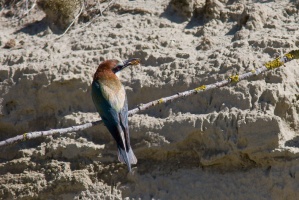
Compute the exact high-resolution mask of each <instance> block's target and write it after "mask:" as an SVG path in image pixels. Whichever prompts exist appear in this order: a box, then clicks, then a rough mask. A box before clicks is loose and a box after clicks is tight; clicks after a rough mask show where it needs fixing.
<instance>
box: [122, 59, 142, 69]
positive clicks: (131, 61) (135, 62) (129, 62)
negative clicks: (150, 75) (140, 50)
mask: <svg viewBox="0 0 299 200" xmlns="http://www.w3.org/2000/svg"><path fill="white" fill-rule="evenodd" d="M123 63H124V67H127V66H130V65H139V64H140V59H139V58H131V59H129V60H124V61H123Z"/></svg>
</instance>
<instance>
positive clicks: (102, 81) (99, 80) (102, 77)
mask: <svg viewBox="0 0 299 200" xmlns="http://www.w3.org/2000/svg"><path fill="white" fill-rule="evenodd" d="M139 63H140V60H139V59H138V58H132V59H128V60H125V61H122V62H121V61H118V60H117V59H111V60H105V61H103V62H101V63H100V64H99V66H98V68H97V70H96V72H95V73H94V76H93V81H92V88H91V96H92V100H93V103H94V105H95V107H96V110H97V111H98V113H99V115H100V116H101V118H102V120H103V122H104V124H105V126H106V127H107V129H108V130H109V132H110V133H111V135H112V136H113V138H114V140H115V141H116V144H117V149H118V160H119V161H120V162H122V163H125V164H126V165H127V166H128V170H129V172H131V171H132V167H131V164H136V163H137V158H136V156H135V154H134V153H133V150H132V147H131V144H130V134H129V125H128V101H127V95H126V91H125V88H124V86H123V85H122V83H121V82H120V80H119V79H118V77H117V76H116V73H117V72H119V71H121V70H123V69H124V68H126V67H128V66H130V65H138V64H139Z"/></svg>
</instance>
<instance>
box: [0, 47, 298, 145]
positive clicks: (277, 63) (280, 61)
mask: <svg viewBox="0 0 299 200" xmlns="http://www.w3.org/2000/svg"><path fill="white" fill-rule="evenodd" d="M294 59H299V50H294V51H291V52H289V53H287V54H285V55H284V56H283V57H281V58H276V59H275V60H273V61H270V62H267V63H265V64H264V65H263V66H262V67H260V68H258V69H256V70H252V71H250V72H247V73H245V74H242V75H234V76H230V77H229V78H228V79H226V80H223V81H220V82H216V83H213V84H210V85H202V86H200V87H197V88H195V89H193V90H188V91H185V92H180V93H177V94H175V95H172V96H169V97H164V98H161V99H157V100H155V101H151V102H149V103H146V104H142V105H139V106H138V107H137V108H134V109H132V110H130V111H129V112H128V114H129V116H132V115H134V114H136V113H137V112H139V111H142V110H146V109H148V108H150V107H152V106H155V105H158V104H161V103H166V102H168V101H172V100H174V99H177V98H180V97H185V96H190V95H191V94H197V93H201V92H204V91H206V90H211V89H214V88H219V87H223V86H225V85H228V84H229V83H236V82H239V81H241V80H244V79H247V78H249V77H252V76H256V75H259V74H260V73H262V72H265V71H268V70H272V69H276V68H278V67H281V66H283V65H284V64H285V63H287V62H289V61H291V60H294ZM100 123H102V121H101V120H99V121H95V122H89V123H86V124H81V125H77V126H72V127H68V128H61V129H53V130H49V131H36V132H29V133H25V134H23V135H18V136H15V137H13V138H9V139H7V140H4V141H1V142H0V147H1V146H5V145H8V144H12V143H14V142H18V141H22V140H29V139H33V138H37V137H41V136H48V135H53V134H55V133H60V134H63V133H68V132H75V131H81V130H84V129H87V128H89V127H92V126H95V125H98V124H100Z"/></svg>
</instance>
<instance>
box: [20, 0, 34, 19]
mask: <svg viewBox="0 0 299 200" xmlns="http://www.w3.org/2000/svg"><path fill="white" fill-rule="evenodd" d="M35 6H36V0H34V2H33V5H32V6H31V8H30V9H29V10H28V3H27V1H26V9H27V11H26V12H25V13H24V14H23V15H22V16H21V18H20V19H22V18H23V17H25V16H26V15H28V13H29V12H30V11H31V10H32V9H33V8H34V7H35Z"/></svg>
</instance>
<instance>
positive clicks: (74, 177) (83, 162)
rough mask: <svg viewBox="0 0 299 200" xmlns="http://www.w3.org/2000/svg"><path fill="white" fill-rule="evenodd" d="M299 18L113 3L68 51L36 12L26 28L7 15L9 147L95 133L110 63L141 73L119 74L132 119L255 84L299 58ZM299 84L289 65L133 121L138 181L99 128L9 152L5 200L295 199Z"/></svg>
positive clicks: (274, 4) (268, 6) (218, 5)
mask: <svg viewBox="0 0 299 200" xmlns="http://www.w3.org/2000/svg"><path fill="white" fill-rule="evenodd" d="M106 5H107V2H106V3H102V4H96V6H98V7H100V8H104V7H105V6H106ZM298 8H299V2H298V1H292V0H276V1H249V0H248V1H246V0H206V1H205V0H193V1H179V0H176V1H171V2H169V1H159V0H151V1H144V0H132V1H125V0H117V1H114V3H113V4H112V5H111V7H110V8H109V9H107V10H106V11H105V12H104V15H103V16H98V17H96V18H95V19H94V20H93V22H92V23H91V24H90V26H87V27H86V24H87V23H86V22H85V20H87V19H88V14H90V13H86V12H85V13H83V15H82V17H81V18H80V19H79V22H78V23H77V24H76V25H75V26H74V27H73V28H72V29H70V30H69V31H68V32H67V34H66V35H64V36H63V37H61V38H59V39H56V38H57V37H58V36H59V34H57V32H56V31H55V30H54V29H53V27H51V26H50V27H51V28H49V26H48V24H47V22H48V20H45V14H44V12H42V11H41V10H40V9H38V8H37V7H36V8H34V9H33V10H32V11H31V13H30V14H29V15H28V16H27V17H23V18H22V19H21V20H18V19H17V16H19V15H20V14H19V13H18V12H17V11H16V10H14V9H12V8H11V9H3V10H2V11H1V16H0V102H1V104H0V140H4V139H7V138H9V137H13V136H15V135H19V134H23V133H25V132H30V131H37V130H49V129H55V128H63V127H69V126H72V125H77V124H82V123H84V122H90V121H96V120H98V118H99V116H98V114H97V113H96V110H95V107H94V105H93V103H92V99H91V95H90V89H91V88H90V84H91V80H92V76H93V73H94V72H95V69H96V68H97V66H98V64H99V63H100V62H101V61H103V60H105V59H109V58H118V59H127V58H131V57H138V58H140V59H141V63H142V64H141V66H139V67H133V68H129V69H126V70H124V71H123V72H122V74H121V81H122V82H123V84H124V85H125V88H126V92H127V95H128V101H129V109H131V108H135V107H136V106H137V105H139V104H141V103H146V102H149V101H151V100H155V99H158V98H161V97H165V96H169V95H172V94H175V93H177V92H181V91H185V90H189V89H192V88H195V87H198V86H200V85H203V84H211V83H214V82H216V81H220V80H223V79H226V78H228V77H229V76H230V75H232V74H237V73H238V74H242V73H245V72H248V71H250V70H253V69H254V68H257V67H259V66H262V65H263V63H265V62H267V61H269V60H272V59H273V58H275V57H276V56H280V55H282V54H284V53H286V52H289V51H291V50H294V49H298V48H299V31H298V30H299V25H298V20H299V13H298ZM84 17H85V18H84ZM48 23H49V22H48ZM9 41H10V42H9ZM13 41H14V42H13ZM298 80H299V66H298V61H291V62H289V63H287V64H286V67H281V68H279V69H276V70H273V71H271V72H267V73H265V74H261V75H258V76H256V77H254V78H250V79H249V80H245V81H241V82H239V83H237V84H232V85H229V86H226V87H223V88H219V89H215V90H210V91H207V92H204V93H201V94H198V95H193V96H190V97H185V98H181V99H178V100H175V101H173V102H171V103H166V104H161V105H158V106H156V107H153V108H150V109H148V110H146V111H142V112H140V113H139V114H136V115H134V116H132V117H130V118H129V125H130V132H131V140H132V146H133V149H134V152H135V154H136V156H137V158H138V164H137V165H136V166H134V168H133V173H132V174H127V168H126V166H125V165H123V164H120V163H119V162H118V161H117V156H116V147H115V143H114V141H113V139H112V137H111V136H110V134H109V133H108V131H107V130H106V128H105V127H104V126H103V125H99V126H94V127H92V128H89V129H86V130H84V131H80V132H77V133H68V134H65V135H53V136H50V137H46V138H45V137H44V138H38V139H35V140H31V141H25V142H21V143H18V144H15V145H10V146H7V147H4V148H3V147H2V148H1V150H0V199H123V198H125V197H128V198H129V199H132V198H134V199H137V198H141V199H288V200H289V199H297V197H298V196H299V174H298V173H299V161H298V156H299V81H298Z"/></svg>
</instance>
